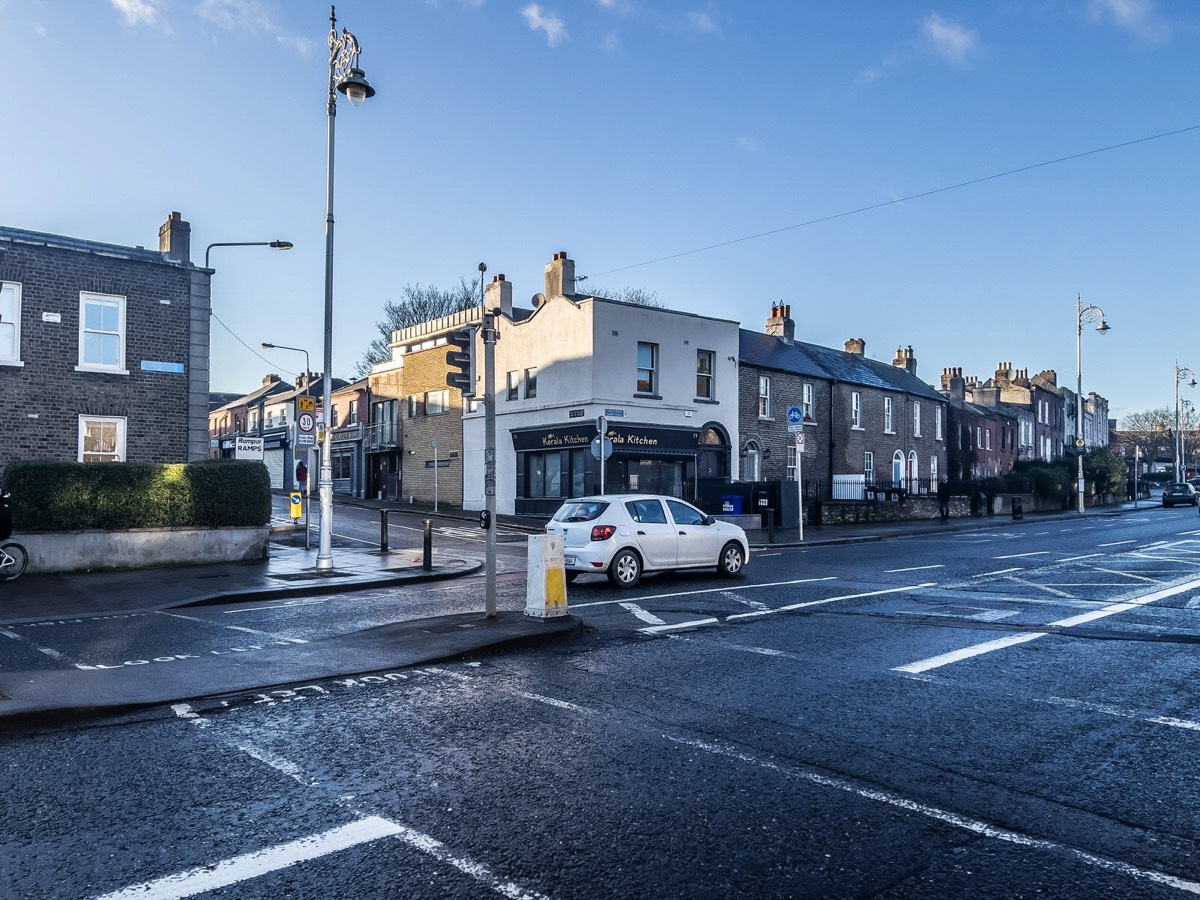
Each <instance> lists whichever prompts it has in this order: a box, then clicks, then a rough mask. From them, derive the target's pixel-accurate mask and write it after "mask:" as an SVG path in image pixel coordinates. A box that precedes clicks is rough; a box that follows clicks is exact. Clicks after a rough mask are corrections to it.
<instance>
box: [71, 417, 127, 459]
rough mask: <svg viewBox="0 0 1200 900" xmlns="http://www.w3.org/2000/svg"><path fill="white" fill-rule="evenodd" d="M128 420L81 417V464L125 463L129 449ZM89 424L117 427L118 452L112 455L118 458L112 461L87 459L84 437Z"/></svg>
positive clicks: (79, 445)
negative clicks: (127, 437)
mask: <svg viewBox="0 0 1200 900" xmlns="http://www.w3.org/2000/svg"><path fill="white" fill-rule="evenodd" d="M127 421H128V420H127V419H126V418H125V416H83V415H81V416H80V417H79V444H78V451H79V452H78V457H77V458H78V461H79V462H124V461H125V458H126V454H127V453H128V448H127V446H126V434H127ZM89 422H95V423H99V424H101V425H108V424H113V425H115V426H116V435H115V437H116V450H115V452H114V453H112V454H111V455H112V456H114V457H116V458H115V459H112V460H88V459H85V458H84V457H85V450H84V446H83V444H84V437H85V436H86V434H87V426H88V423H89Z"/></svg>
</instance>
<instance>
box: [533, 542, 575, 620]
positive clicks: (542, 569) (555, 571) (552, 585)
mask: <svg viewBox="0 0 1200 900" xmlns="http://www.w3.org/2000/svg"><path fill="white" fill-rule="evenodd" d="M525 615H527V616H534V617H535V618H538V619H552V618H555V617H557V616H566V615H570V610H568V609H567V572H566V568H565V567H564V564H563V539H562V535H561V534H531V535H530V536H529V548H528V551H527V564H526V572H525Z"/></svg>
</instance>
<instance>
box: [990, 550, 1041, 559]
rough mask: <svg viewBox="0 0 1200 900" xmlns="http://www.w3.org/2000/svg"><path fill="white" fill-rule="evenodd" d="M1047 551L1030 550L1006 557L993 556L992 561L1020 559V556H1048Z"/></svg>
mask: <svg viewBox="0 0 1200 900" xmlns="http://www.w3.org/2000/svg"><path fill="white" fill-rule="evenodd" d="M1049 554H1050V551H1049V550H1031V551H1029V552H1028V553H1010V554H1008V555H1007V556H993V557H992V559H1020V558H1021V557H1022V556H1048V555H1049Z"/></svg>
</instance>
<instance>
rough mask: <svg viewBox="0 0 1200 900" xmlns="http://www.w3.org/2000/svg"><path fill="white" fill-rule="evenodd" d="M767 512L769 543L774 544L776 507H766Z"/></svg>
mask: <svg viewBox="0 0 1200 900" xmlns="http://www.w3.org/2000/svg"><path fill="white" fill-rule="evenodd" d="M766 513H767V543H768V544H773V543H775V510H774V508H772V507H770V506H768V507H767V509H766Z"/></svg>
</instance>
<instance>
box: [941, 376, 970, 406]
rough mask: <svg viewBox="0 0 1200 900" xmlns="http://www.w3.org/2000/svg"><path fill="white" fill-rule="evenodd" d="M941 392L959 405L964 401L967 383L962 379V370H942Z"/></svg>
mask: <svg viewBox="0 0 1200 900" xmlns="http://www.w3.org/2000/svg"><path fill="white" fill-rule="evenodd" d="M942 390H943V391H945V392H946V393H947V394H949V395H950V399H951V400H955V401H958V402H959V403H961V402H963V401H964V400H966V397H967V382H966V380H965V379H964V378H963V373H962V368H960V367H956V368H953V369H942Z"/></svg>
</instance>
